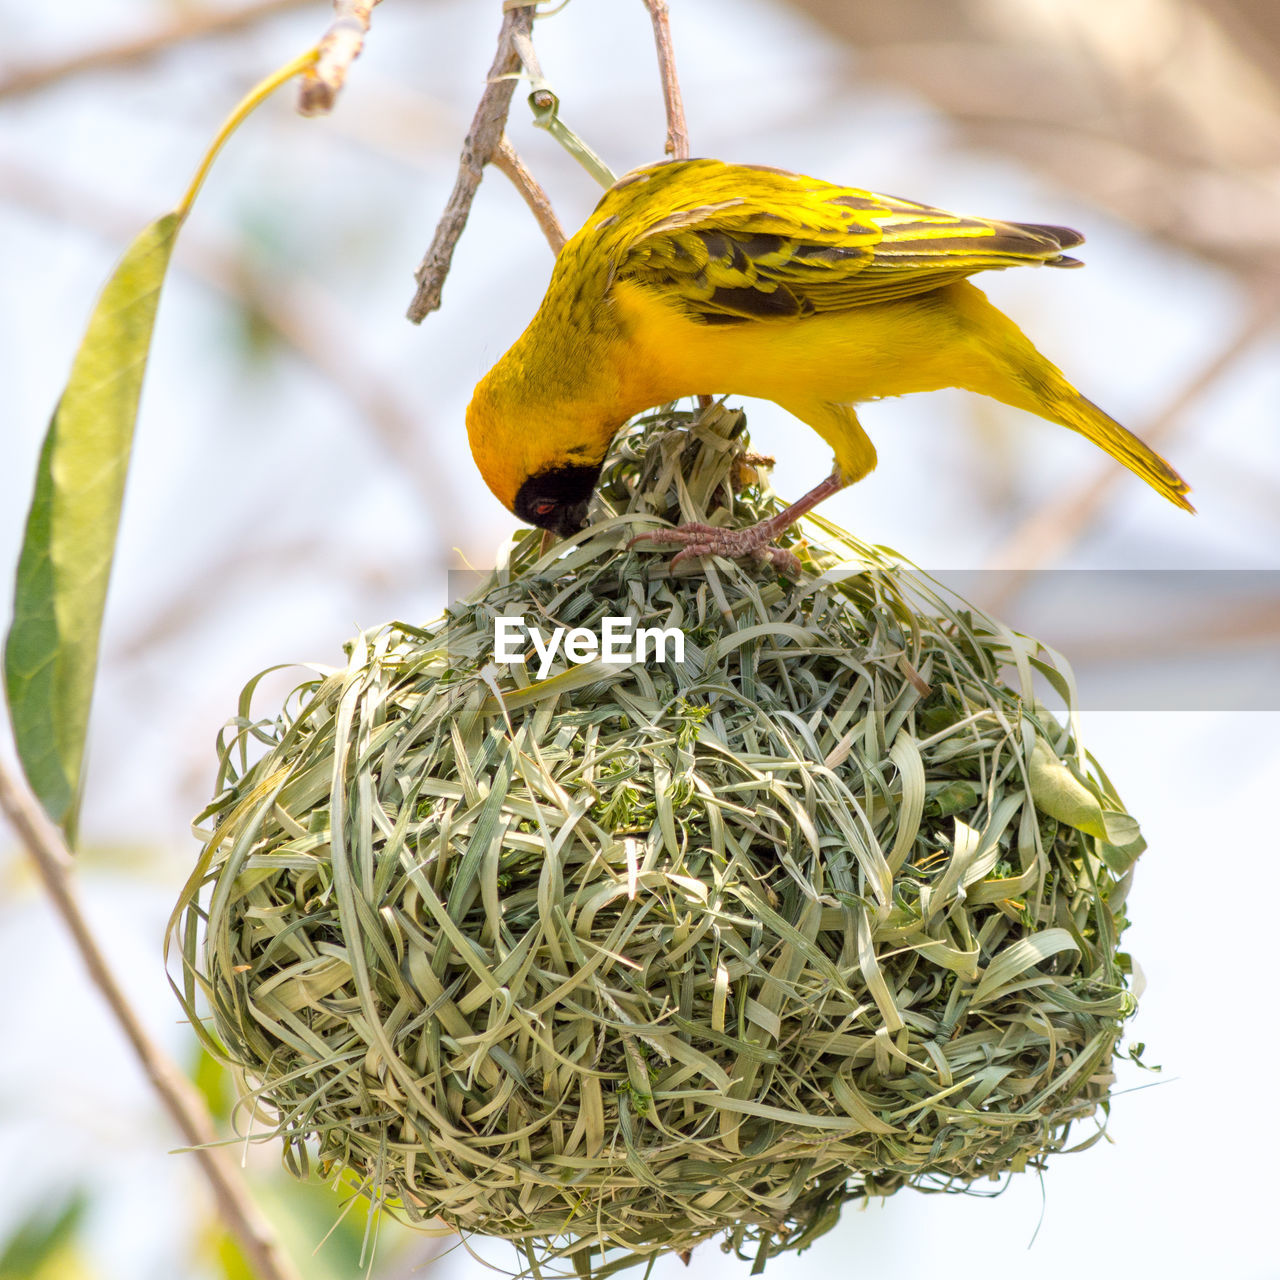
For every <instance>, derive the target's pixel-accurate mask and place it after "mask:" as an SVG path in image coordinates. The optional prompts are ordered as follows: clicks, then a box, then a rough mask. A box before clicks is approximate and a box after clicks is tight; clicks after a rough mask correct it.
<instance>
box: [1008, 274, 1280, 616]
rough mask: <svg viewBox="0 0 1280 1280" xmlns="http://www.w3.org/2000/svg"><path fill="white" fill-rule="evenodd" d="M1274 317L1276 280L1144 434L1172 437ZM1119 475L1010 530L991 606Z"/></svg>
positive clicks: (1081, 519)
mask: <svg viewBox="0 0 1280 1280" xmlns="http://www.w3.org/2000/svg"><path fill="white" fill-rule="evenodd" d="M1278 315H1280V284H1275V283H1273V284H1272V285H1271V287H1269V288H1266V289H1264V290H1263V291H1262V292H1261V293H1260V294H1259V295H1258V297H1257V299H1256V301H1255V303H1254V305H1253V306H1252V307H1251V308H1250V311H1249V315H1248V316H1247V317H1246V318H1245V320H1244V322H1243V324H1242V325H1241V326H1240V328H1239V329H1238V330H1237V331H1236V333H1235V334H1234V335H1233V336H1232V338H1231V340H1230V341H1229V342H1227V343H1226V345H1225V346H1223V347H1222V348H1221V349H1220V350H1219V351H1218V353H1217V354H1216V355H1215V356H1214V357H1213V358H1212V359H1211V360H1210V361H1209V362H1208V363H1207V364H1205V365H1204V366H1203V367H1202V368H1201V369H1200V370H1199V371H1198V372H1197V373H1196V374H1195V376H1194V377H1192V378H1191V379H1190V380H1189V381H1187V382H1186V383H1185V384H1184V385H1183V386H1182V387H1181V388H1180V389H1179V390H1178V392H1177V393H1176V394H1175V395H1174V396H1173V398H1172V399H1171V400H1170V401H1169V403H1168V404H1167V405H1165V407H1164V408H1163V409H1162V410H1161V411H1160V412H1159V413H1158V414H1156V416H1155V417H1154V418H1153V419H1152V420H1151V422H1150V423H1149V424H1148V425H1147V426H1146V428H1145V429H1144V430H1143V431H1141V432H1139V434H1140V435H1141V436H1142V438H1143V439H1144V440H1146V441H1147V442H1148V443H1151V444H1154V443H1157V442H1158V441H1160V440H1161V439H1163V438H1164V437H1166V436H1168V435H1170V434H1171V433H1172V432H1173V430H1174V429H1175V428H1176V427H1177V426H1178V424H1179V421H1180V420H1181V418H1182V415H1183V413H1184V412H1185V411H1186V410H1187V408H1188V407H1189V406H1190V405H1191V404H1192V403H1193V402H1194V401H1196V400H1197V399H1199V397H1200V396H1202V395H1203V394H1204V393H1205V392H1206V391H1207V390H1208V389H1209V388H1210V387H1211V386H1212V385H1213V384H1214V383H1215V382H1217V381H1218V379H1219V378H1221V377H1222V375H1223V374H1225V373H1227V372H1228V371H1229V370H1230V369H1231V367H1232V366H1233V365H1234V364H1235V363H1236V362H1237V361H1238V360H1239V359H1240V358H1241V357H1242V356H1243V355H1245V354H1246V353H1247V352H1248V351H1249V350H1250V348H1252V346H1253V345H1254V343H1255V342H1257V341H1258V340H1259V339H1260V338H1262V337H1264V336H1265V335H1266V334H1267V332H1268V331H1269V330H1270V329H1271V327H1272V325H1274V324H1275V322H1276V319H1277V316H1278ZM1122 474H1123V473H1122V471H1121V468H1120V467H1118V466H1115V465H1110V466H1107V467H1106V468H1104V469H1103V470H1101V471H1099V472H1098V474H1097V475H1096V476H1095V477H1094V478H1093V479H1092V480H1088V481H1086V482H1085V483H1083V484H1081V485H1079V486H1078V487H1077V488H1075V489H1073V490H1071V491H1070V492H1068V493H1065V494H1063V495H1062V496H1061V497H1059V498H1058V499H1057V500H1056V501H1054V502H1051V503H1049V504H1048V505H1046V506H1044V507H1041V508H1040V509H1039V510H1038V511H1037V512H1036V513H1035V514H1034V515H1033V516H1031V517H1030V518H1029V519H1027V520H1024V521H1023V522H1022V523H1021V524H1020V525H1019V526H1018V527H1017V528H1016V529H1014V531H1013V532H1012V533H1011V534H1009V535H1008V537H1006V538H1005V539H1004V541H1003V542H1002V543H1001V545H1000V547H999V548H998V549H997V550H996V552H995V553H994V554H993V555H992V556H991V557H990V558H989V560H988V561H987V567H988V568H990V569H1001V570H1010V571H1012V572H1010V573H1009V575H1008V577H1007V579H1006V580H1005V583H1004V586H1003V588H1002V589H1001V591H1000V595H999V599H998V600H996V601H993V602H990V603H989V607H991V608H992V609H994V610H997V611H998V610H999V608H1001V607H1003V605H1005V604H1007V602H1008V601H1009V600H1010V599H1011V598H1012V597H1013V596H1015V595H1016V594H1017V593H1018V591H1019V590H1020V589H1021V586H1022V583H1023V582H1024V581H1025V579H1026V576H1027V575H1028V574H1029V573H1031V572H1032V571H1033V570H1035V569H1037V568H1039V567H1040V566H1041V565H1043V564H1045V563H1047V562H1048V561H1050V560H1052V559H1053V558H1054V557H1056V556H1058V555H1060V554H1061V553H1062V551H1063V550H1064V549H1065V548H1066V547H1068V546H1069V545H1070V544H1071V543H1072V542H1074V541H1075V539H1076V538H1078V537H1079V536H1080V533H1081V531H1082V530H1084V529H1086V528H1087V527H1088V526H1089V525H1090V524H1091V523H1093V521H1094V520H1095V519H1096V518H1097V515H1098V511H1099V509H1100V508H1101V507H1102V504H1103V502H1104V501H1105V499H1106V497H1107V495H1108V493H1110V491H1111V489H1112V487H1113V486H1114V485H1115V484H1116V483H1117V482H1118V481H1119V480H1120V478H1121V475H1122Z"/></svg>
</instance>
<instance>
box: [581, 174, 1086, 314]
mask: <svg viewBox="0 0 1280 1280" xmlns="http://www.w3.org/2000/svg"><path fill="white" fill-rule="evenodd" d="M712 165H714V166H715V168H714V169H709V170H702V169H700V166H712ZM639 183H644V184H645V186H646V187H648V186H649V185H650V184H652V188H651V189H649V190H643V189H637V190H634V191H632V190H629V188H630V187H632V186H633V185H635V184H639ZM615 193H616V194H615ZM610 210H612V212H610ZM597 214H598V215H600V217H599V220H598V221H596V220H594V219H593V221H594V222H595V225H597V226H602V227H604V226H608V225H610V224H611V223H613V224H615V225H616V226H617V228H618V231H623V230H625V231H626V232H627V233H629V234H628V235H627V236H626V238H625V239H621V241H620V242H619V240H617V239H615V245H616V248H615V250H614V270H613V275H614V278H615V279H628V280H633V281H635V282H636V283H638V284H641V285H644V286H646V287H649V288H653V289H655V290H658V291H660V292H662V293H663V294H665V295H667V296H669V297H671V298H672V299H674V300H676V301H677V302H679V303H680V304H681V305H682V306H683V308H684V309H685V310H686V311H687V312H688V313H689V314H690V315H692V316H693V317H694V318H696V319H698V320H701V321H703V322H705V323H709V324H716V323H719V324H732V323H735V322H739V321H746V320H774V319H791V318H795V317H799V316H805V315H812V314H814V313H817V312H831V311H843V310H846V309H848V308H851V307H859V306H865V305H867V304H870V303H877V302H888V301H892V300H894V299H898V298H908V297H912V296H914V295H917V294H922V293H927V292H929V291H930V290H933V289H938V288H941V287H942V286H943V285H946V284H951V283H952V282H954V281H956V280H962V279H964V277H965V276H969V275H972V274H973V273H974V272H976V271H987V270H992V269H998V268H1002V267H1013V266H1020V265H1026V264H1043V265H1049V266H1063V267H1065V266H1078V265H1080V264H1079V263H1078V262H1077V261H1076V260H1075V259H1074V258H1068V257H1066V256H1065V255H1064V254H1063V252H1062V250H1063V249H1066V248H1071V247H1072V246H1074V245H1077V244H1080V243H1081V241H1082V240H1083V237H1082V236H1080V235H1079V233H1077V232H1075V231H1071V230H1069V229H1068V228H1065V227H1053V226H1042V225H1034V224H1030V223H1015V222H995V221H990V220H987V219H983V218H966V217H961V216H959V215H957V214H954V213H947V212H946V211H945V210H943V209H935V208H932V207H931V206H929V205H923V204H916V203H915V202H913V201H910V200H899V199H897V198H895V197H893V196H883V195H876V194H874V193H873V192H870V191H861V190H858V189H856V188H853V187H838V186H833V185H831V184H829V183H825V182H820V181H818V180H817V179H813V178H805V177H802V176H800V175H798V174H791V173H785V172H783V171H781V170H771V169H761V168H755V167H753V166H747V165H732V166H730V165H721V164H719V163H718V162H715V161H689V162H684V164H683V166H680V165H676V164H668V165H655V166H650V168H649V169H647V170H638V171H637V172H636V173H635V174H631V175H628V176H627V177H625V178H623V179H622V180H621V182H620V183H619V184H618V185H617V186H615V187H614V188H613V189H612V190H611V191H610V193H609V195H607V196H606V197H605V199H604V200H603V201H602V202H601V204H600V206H599V209H598V210H597Z"/></svg>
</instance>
